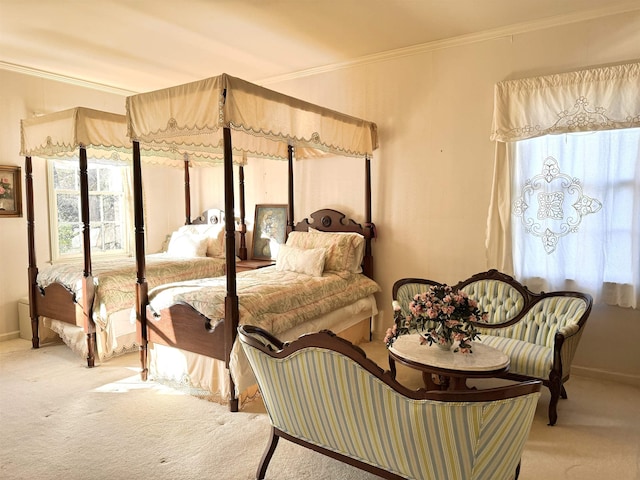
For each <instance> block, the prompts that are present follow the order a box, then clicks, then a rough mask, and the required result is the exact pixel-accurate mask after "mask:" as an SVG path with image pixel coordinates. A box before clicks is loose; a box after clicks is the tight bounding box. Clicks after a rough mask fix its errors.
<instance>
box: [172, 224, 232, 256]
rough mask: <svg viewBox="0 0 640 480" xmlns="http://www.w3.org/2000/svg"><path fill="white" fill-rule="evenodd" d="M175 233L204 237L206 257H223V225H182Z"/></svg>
mask: <svg viewBox="0 0 640 480" xmlns="http://www.w3.org/2000/svg"><path fill="white" fill-rule="evenodd" d="M177 231H178V232H181V233H183V232H189V233H191V234H194V235H200V236H204V237H206V238H207V253H206V255H207V257H224V224H216V225H183V226H182V227H180V228H179V229H178V230H177Z"/></svg>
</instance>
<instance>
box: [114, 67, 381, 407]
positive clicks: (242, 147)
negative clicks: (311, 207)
mask: <svg viewBox="0 0 640 480" xmlns="http://www.w3.org/2000/svg"><path fill="white" fill-rule="evenodd" d="M126 105H127V122H128V135H129V137H130V138H131V140H132V141H133V145H134V150H133V151H134V176H138V177H139V176H140V171H139V170H140V161H139V157H140V149H141V148H151V149H154V150H155V149H160V150H170V149H172V148H179V149H181V150H183V151H187V152H197V153H200V154H205V153H206V154H211V155H215V154H218V155H222V157H223V161H224V170H225V204H224V209H225V211H226V212H233V211H234V187H233V168H232V167H233V158H234V157H237V156H243V157H248V158H269V159H274V160H286V161H287V162H288V204H287V209H288V213H287V233H288V234H289V238H288V239H287V244H285V245H287V246H288V247H291V248H292V249H298V250H313V249H314V248H313V247H314V245H315V243H316V242H320V243H324V242H327V240H318V239H317V238H316V237H317V236H318V235H327V238H329V237H331V238H332V240H331V241H333V242H336V244H338V243H349V242H351V241H352V240H353V239H357V238H361V247H360V248H361V249H360V250H359V251H358V253H357V254H356V253H353V254H348V253H345V252H347V251H349V250H348V249H347V250H340V248H341V247H338V246H329V245H327V248H324V249H322V248H318V249H316V250H325V257H324V261H327V255H326V254H327V251H328V250H330V249H333V250H332V252H333V253H334V257H335V258H334V259H333V261H336V258H343V257H344V256H346V255H352V257H350V258H352V261H353V259H357V260H355V262H357V263H358V266H357V268H354V269H353V270H354V271H353V272H346V275H347V277H348V278H347V280H346V283H345V284H343V285H348V286H351V285H352V284H356V285H360V287H355V288H356V289H358V288H359V289H360V290H361V294H360V296H359V297H358V296H357V297H354V298H352V299H351V300H350V303H349V302H345V303H344V304H340V305H337V304H335V305H334V306H327V304H323V301H326V300H324V299H323V298H321V296H320V297H318V298H316V300H315V308H316V310H317V312H316V314H315V315H314V314H312V313H307V314H306V315H303V317H304V318H303V320H301V322H302V323H300V324H299V325H297V326H295V327H293V325H290V327H291V328H287V329H284V330H283V331H281V330H280V329H279V330H278V331H279V332H281V333H280V336H281V338H286V337H287V333H290V334H292V335H293V334H295V335H299V334H302V333H306V332H310V331H316V330H318V329H319V328H326V327H325V326H324V325H327V324H326V323H321V322H319V321H316V320H319V318H318V317H322V316H323V315H322V314H323V313H326V314H327V315H329V316H330V317H331V318H332V319H333V320H332V322H331V323H330V324H329V325H331V327H332V328H333V329H334V331H340V330H341V329H342V328H343V324H344V320H345V318H347V319H348V320H349V321H352V320H353V319H354V318H356V319H357V320H362V319H363V318H366V322H367V325H368V328H369V332H370V323H369V322H370V319H371V316H372V315H374V314H375V313H377V310H376V305H375V299H374V297H373V293H374V292H376V291H378V290H379V287H378V285H377V284H376V283H375V282H373V281H372V280H370V277H372V274H373V257H372V252H371V240H372V238H373V237H374V225H373V223H372V221H371V167H370V160H371V156H372V153H373V150H374V149H375V148H377V146H378V144H377V130H376V125H375V124H374V123H371V122H367V121H365V120H361V119H358V118H354V117H351V116H348V115H344V114H342V113H339V112H335V111H333V110H329V109H326V108H323V107H320V106H317V105H313V104H311V103H308V102H305V101H302V100H299V99H296V98H293V97H289V96H287V95H283V94H280V93H277V92H274V91H272V90H268V89H266V88H264V87H260V86H258V85H255V84H252V83H249V82H246V81H244V80H241V79H238V78H234V77H231V76H229V75H226V74H223V75H220V76H218V77H213V78H208V79H205V80H201V81H197V82H192V83H189V84H185V85H180V86H177V87H171V88H167V89H163V90H158V91H155V92H149V93H143V94H139V95H134V96H131V97H128V98H127V103H126ZM294 154H295V158H296V159H305V158H320V157H323V156H329V155H335V156H346V157H356V158H363V159H364V160H365V161H364V168H365V209H364V210H365V212H364V218H365V220H364V224H363V225H360V224H358V223H356V222H355V221H353V220H347V221H345V220H344V218H345V215H344V214H342V213H340V212H337V211H335V210H331V209H324V210H320V211H318V212H314V214H312V215H311V219H312V220H307V219H305V220H303V221H302V222H298V223H295V222H294V219H295V218H296V217H295V215H294V199H293V171H294V168H293V159H294ZM134 200H137V201H138V202H140V201H141V199H140V198H139V197H138V196H136V197H135V198H134ZM136 220H137V223H136V245H137V258H138V260H139V262H138V266H139V267H138V268H139V277H138V284H137V285H138V303H137V305H136V307H137V308H138V320H139V328H140V338H141V350H140V352H141V355H140V357H141V358H140V359H141V365H142V377H143V378H144V379H146V378H147V376H148V373H149V358H148V357H149V350H164V349H165V347H177V348H179V349H180V353H181V355H183V356H187V357H188V356H190V355H197V358H196V359H194V360H193V362H192V366H193V365H196V366H195V367H193V368H190V370H189V372H188V374H189V376H190V377H191V378H190V381H194V382H196V383H197V382H198V380H195V379H194V378H193V376H195V375H198V374H199V373H202V372H201V371H202V370H204V368H203V367H202V366H201V365H202V362H206V361H208V360H212V362H213V363H212V365H214V366H212V367H207V368H206V369H207V370H208V372H209V373H210V372H211V371H213V370H215V371H217V372H218V373H211V374H210V377H209V380H210V383H209V384H207V383H206V382H205V381H203V383H202V384H201V385H203V386H205V388H208V389H212V388H215V389H216V390H217V392H218V393H219V394H220V395H221V396H223V398H226V399H228V402H229V407H230V409H231V411H237V410H238V406H239V396H240V394H241V393H242V390H241V388H242V387H243V386H244V385H245V382H244V380H243V378H242V372H241V371H240V370H242V369H243V367H242V366H241V365H237V364H236V362H237V357H236V356H235V352H237V350H239V348H238V347H237V342H236V336H237V328H238V325H239V324H240V323H242V322H244V321H245V320H246V321H249V322H258V320H256V317H257V316H261V313H260V312H257V313H256V312H254V314H253V315H251V316H250V318H244V316H243V315H244V314H243V313H242V312H244V311H247V310H249V307H248V306H247V305H245V304H244V303H243V301H244V300H243V298H245V297H247V296H249V295H250V294H251V292H249V290H251V291H252V292H253V293H255V294H256V295H258V296H260V295H266V294H265V291H266V290H265V289H267V288H269V289H271V290H270V292H271V293H272V294H273V295H274V296H277V295H278V294H280V295H281V296H285V297H287V298H289V299H291V298H294V297H304V294H300V293H297V294H292V293H291V292H289V293H284V290H282V287H277V286H275V287H274V286H273V285H271V286H270V287H266V286H264V284H263V282H264V280H265V279H266V278H267V277H270V278H275V277H277V275H276V274H280V276H281V277H282V275H283V274H285V275H288V276H289V278H293V277H295V276H296V275H298V276H304V275H305V274H300V273H299V272H295V271H292V270H295V268H294V269H292V268H291V265H289V269H288V270H287V269H285V268H284V267H283V265H282V262H280V257H278V260H277V261H276V265H275V266H271V267H267V268H264V269H260V270H256V271H247V272H241V273H238V274H236V262H235V256H234V252H235V248H236V247H235V236H234V224H233V217H232V215H227V218H226V221H225V241H226V243H225V245H226V246H225V248H226V256H227V271H226V276H225V277H224V278H222V279H207V280H204V281H199V282H185V283H182V284H178V285H169V286H167V285H165V286H162V287H157V288H156V289H154V290H149V288H148V285H147V282H146V279H145V276H144V242H143V238H144V237H143V233H142V232H143V231H144V224H143V222H142V218H141V217H139V218H138V217H137V218H136ZM310 230H316V232H311V231H310ZM294 231H295V232H294ZM317 231H320V232H321V231H327V232H348V233H350V235H351V236H349V235H345V237H344V238H345V239H346V238H349V241H348V242H347V241H343V242H341V241H340V240H338V239H336V238H335V237H333V236H332V235H329V234H323V233H319V232H317ZM292 232H294V233H300V234H302V233H303V232H304V234H305V235H307V237H304V236H297V237H296V235H293V238H296V240H295V241H291V238H292V235H291V234H292ZM333 235H335V234H333ZM339 235H344V233H343V234H339ZM311 237H314V239H311ZM309 239H311V240H309ZM331 241H328V242H331ZM354 241H355V240H354ZM355 250H357V249H354V250H353V251H355ZM281 252H282V249H281ZM298 253H300V252H298ZM359 260H362V263H361V264H360V263H359ZM294 263H296V262H295V261H294ZM302 263H304V262H302ZM278 264H280V265H278ZM360 265H361V268H362V270H360ZM325 267H326V265H325ZM282 270H287V271H284V272H283V271H282ZM326 270H329V269H327V268H325V269H324V271H323V270H322V268H321V269H320V272H319V273H320V277H321V278H324V277H328V276H329V275H325V274H324V273H325V271H326ZM356 271H357V273H356ZM360 272H362V273H360ZM338 273H343V274H344V273H345V272H344V271H343V272H338ZM336 277H338V281H340V280H342V281H345V279H344V278H342V279H340V278H339V277H340V275H336ZM365 277H369V279H366V278H365ZM305 278H306V281H307V283H310V282H309V280H310V278H311V277H310V276H309V275H306V277H305ZM324 280H326V278H324ZM367 280H368V281H367ZM281 281H282V280H281ZM284 283H286V281H284ZM185 290H187V291H189V292H191V294H190V295H192V296H191V297H189V295H186V296H185V295H182V294H183V293H184V291H185ZM338 290H339V288H338ZM343 290H348V288H347V287H346V286H345V287H344V288H343ZM176 291H177V292H178V294H177V295H174V292H176ZM202 292H205V293H202ZM181 295H182V296H181ZM193 295H204V296H205V297H206V298H209V299H211V300H210V301H208V302H204V303H208V304H209V307H210V309H206V308H205V309H203V308H201V307H202V305H201V304H202V303H203V302H201V301H198V300H197V299H194V298H193ZM160 298H162V299H164V300H158V299H160ZM150 299H151V300H152V301H153V303H154V304H150ZM239 299H240V300H239ZM156 301H158V302H160V303H159V304H155V302H156ZM158 305H159V306H158ZM307 308H309V307H307ZM311 308H313V307H311ZM199 309H200V310H201V311H198V310H199ZM280 313H282V311H280ZM283 328H284V327H283ZM149 345H151V346H152V347H153V348H149ZM154 355H156V356H157V355H158V353H157V352H156V353H155V354H154ZM161 363H162V362H161V361H156V360H154V364H156V365H160V364H161ZM166 363H171V361H168V362H166ZM209 368H210V369H211V370H209ZM245 370H248V371H250V368H248V366H247V368H246V369H245ZM209 373H207V374H205V375H203V376H206V375H209ZM200 378H202V376H201V377H200ZM213 383H215V384H216V386H215V387H214V386H213ZM254 383H255V382H254Z"/></svg>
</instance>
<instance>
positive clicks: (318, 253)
mask: <svg viewBox="0 0 640 480" xmlns="http://www.w3.org/2000/svg"><path fill="white" fill-rule="evenodd" d="M326 255H327V249H326V248H309V249H302V248H296V247H290V246H287V245H280V249H279V250H278V258H277V259H276V270H277V271H278V272H282V271H289V272H297V273H304V274H306V275H310V276H312V277H321V276H322V272H323V270H324V262H325V258H326Z"/></svg>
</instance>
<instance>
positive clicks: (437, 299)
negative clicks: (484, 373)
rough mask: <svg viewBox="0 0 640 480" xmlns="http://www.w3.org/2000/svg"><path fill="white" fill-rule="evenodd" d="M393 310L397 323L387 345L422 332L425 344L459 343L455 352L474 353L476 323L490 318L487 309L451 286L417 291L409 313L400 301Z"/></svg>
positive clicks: (476, 336) (395, 302)
mask: <svg viewBox="0 0 640 480" xmlns="http://www.w3.org/2000/svg"><path fill="white" fill-rule="evenodd" d="M393 310H394V313H393V317H394V324H393V326H392V327H391V328H389V329H387V333H386V336H385V339H384V341H385V343H386V344H387V346H391V345H393V342H394V340H395V339H396V338H398V336H400V335H404V334H408V333H414V332H418V333H420V335H421V343H424V344H427V343H428V344H429V345H432V344H434V343H436V344H440V345H452V344H453V343H454V342H458V345H457V347H456V348H455V350H454V351H455V352H458V351H459V352H461V353H472V350H471V342H472V341H473V340H475V339H476V338H478V332H477V330H476V328H475V323H476V322H486V321H487V314H486V312H483V311H481V310H480V309H479V308H478V303H477V302H476V301H475V300H473V299H471V298H469V297H468V296H467V294H466V293H465V292H464V291H462V290H455V291H454V290H453V289H452V288H451V287H450V286H448V285H433V286H431V287H430V288H429V289H428V290H427V291H426V292H423V293H419V294H417V295H416V296H415V297H414V298H413V300H412V301H411V302H410V303H409V314H407V315H405V314H404V313H403V312H402V307H401V306H400V304H399V303H398V302H397V301H394V302H393Z"/></svg>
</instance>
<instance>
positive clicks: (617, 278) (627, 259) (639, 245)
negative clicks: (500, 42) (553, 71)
mask: <svg viewBox="0 0 640 480" xmlns="http://www.w3.org/2000/svg"><path fill="white" fill-rule="evenodd" d="M639 128H640V64H637V63H634V64H627V65H618V66H613V67H604V68H597V69H590V70H583V71H579V72H572V73H566V74H559V75H550V76H544V77H535V78H528V79H523V80H513V81H505V82H500V83H498V84H497V85H496V87H495V97H494V118H493V126H492V132H491V139H492V140H495V141H496V150H495V164H494V177H493V188H492V198H491V202H490V207H489V216H488V224H487V243H486V247H487V261H488V265H489V266H490V267H493V268H498V269H500V270H501V271H504V272H507V273H510V274H514V275H516V277H518V278H519V279H520V280H522V281H526V283H527V284H528V285H529V286H530V287H531V288H534V289H539V290H552V289H566V288H570V289H580V290H583V291H588V292H589V293H591V294H592V295H593V296H594V297H595V299H596V300H603V301H605V302H606V303H609V304H613V305H620V306H631V307H637V306H638V304H639V298H640V293H639V292H640V259H639V255H640V241H639V237H640V225H639V224H638V223H639V222H640V220H639V218H640V130H639ZM623 129H624V131H622V130H623ZM618 130H620V131H618ZM588 132H592V133H588ZM593 132H600V133H593ZM600 134H601V135H600ZM620 149H622V150H620ZM619 152H623V153H624V155H621V154H619ZM611 159H613V160H615V162H613V163H611V162H610V161H609V160H611ZM604 160H607V161H606V162H605V161H604ZM616 162H617V163H616ZM622 187H624V188H622ZM616 222H617V223H616ZM621 222H622V223H623V225H622V224H621ZM621 227H623V228H622V230H624V231H625V232H629V233H628V235H627V234H623V237H624V238H625V239H624V240H620V239H619V238H618V237H619V236H620V235H619V233H620V231H621ZM619 245H624V248H617V246H619ZM587 247H589V248H588V249H587ZM625 252H628V254H626V253H625ZM620 266H624V267H625V268H624V269H623V270H624V272H620V275H619V274H618V272H619V270H620V268H619V267H620Z"/></svg>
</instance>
